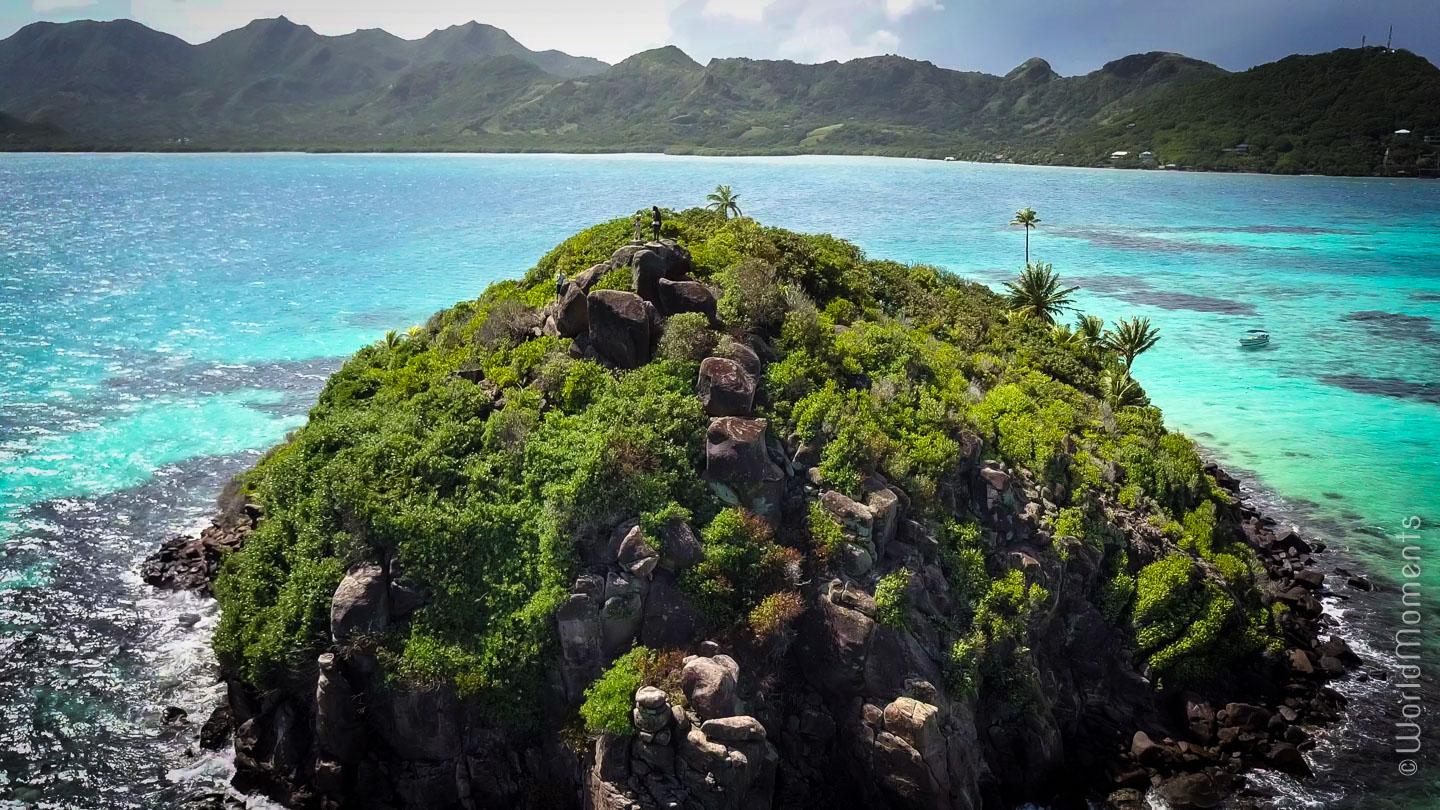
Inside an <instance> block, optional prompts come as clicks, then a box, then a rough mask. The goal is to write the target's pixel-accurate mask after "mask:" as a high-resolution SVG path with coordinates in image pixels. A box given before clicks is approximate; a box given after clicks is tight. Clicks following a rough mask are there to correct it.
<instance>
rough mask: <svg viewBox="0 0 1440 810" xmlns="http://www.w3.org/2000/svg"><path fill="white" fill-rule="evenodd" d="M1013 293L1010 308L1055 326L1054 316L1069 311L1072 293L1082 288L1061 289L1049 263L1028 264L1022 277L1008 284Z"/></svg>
mask: <svg viewBox="0 0 1440 810" xmlns="http://www.w3.org/2000/svg"><path fill="white" fill-rule="evenodd" d="M1005 289H1007V290H1009V291H1010V308H1011V309H1012V310H1014V311H1015V312H1016V313H1017V314H1019V315H1022V316H1028V317H1032V318H1035V319H1037V320H1039V321H1040V322H1041V323H1047V324H1054V323H1055V316H1056V315H1059V314H1060V313H1061V312H1063V311H1064V310H1066V309H1069V308H1070V293H1073V292H1075V291H1076V290H1078V289H1080V288H1079V287H1065V288H1062V287H1061V286H1060V276H1058V275H1056V273H1055V271H1054V270H1052V269H1051V267H1050V265H1048V264H1041V263H1040V262H1035V263H1034V264H1027V265H1025V269H1024V270H1022V271H1021V272H1020V277H1019V278H1017V279H1015V280H1014V281H1007V282H1005Z"/></svg>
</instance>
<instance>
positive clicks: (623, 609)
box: [600, 571, 646, 661]
mask: <svg viewBox="0 0 1440 810" xmlns="http://www.w3.org/2000/svg"><path fill="white" fill-rule="evenodd" d="M645 586H646V583H645V580H643V579H640V578H639V577H636V576H634V575H633V574H628V573H626V574H620V573H615V572H613V571H612V572H611V573H610V575H609V576H608V577H606V579H605V604H604V607H602V608H601V609H600V644H601V650H602V651H603V652H604V655H605V660H606V661H613V660H614V659H615V658H616V657H618V656H619V655H621V654H622V653H624V652H625V651H626V650H628V649H630V645H631V643H632V642H633V641H634V640H635V636H636V634H638V633H639V632H640V623H641V622H642V621H643V620H644V618H645V614H644V610H645V591H646V587H645Z"/></svg>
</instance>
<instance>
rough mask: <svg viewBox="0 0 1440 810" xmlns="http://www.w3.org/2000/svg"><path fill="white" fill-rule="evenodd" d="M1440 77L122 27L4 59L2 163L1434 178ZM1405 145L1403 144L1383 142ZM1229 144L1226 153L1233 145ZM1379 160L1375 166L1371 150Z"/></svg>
mask: <svg viewBox="0 0 1440 810" xmlns="http://www.w3.org/2000/svg"><path fill="white" fill-rule="evenodd" d="M1437 110H1440V69H1437V68H1436V67H1435V66H1434V65H1432V64H1430V63H1429V62H1428V61H1426V60H1424V59H1422V58H1420V57H1418V56H1415V55H1414V54H1411V53H1409V52H1406V51H1387V50H1386V49H1383V48H1369V49H1366V50H1364V51H1363V52H1362V51H1359V50H1338V51H1334V52H1331V53H1326V54H1319V55H1314V56H1291V57H1288V58H1286V59H1283V60H1281V61H1279V62H1275V63H1272V64H1268V65H1262V66H1260V67H1257V68H1254V69H1252V70H1248V71H1245V72H1243V73H1235V74H1231V73H1227V72H1226V71H1224V70H1222V69H1221V68H1218V67H1216V66H1215V65H1211V64H1208V63H1205V62H1201V61H1198V60H1195V59H1190V58H1188V57H1185V56H1181V55H1179V54H1173V53H1163V52H1152V53H1146V54H1135V55H1132V56H1126V57H1124V58H1122V59H1117V60H1115V61H1113V62H1110V63H1107V64H1106V65H1105V66H1104V67H1102V68H1100V69H1099V70H1096V71H1093V72H1091V73H1087V74H1085V75H1083V76H1068V77H1066V76H1060V75H1058V74H1057V73H1055V71H1054V70H1052V69H1051V67H1050V65H1049V64H1048V63H1046V62H1045V61H1044V60H1043V59H1038V58H1036V59H1030V60H1027V61H1026V62H1025V63H1024V64H1022V65H1020V66H1019V67H1017V68H1015V69H1014V70H1012V71H1010V72H1009V73H1007V74H1006V75H1005V76H992V75H989V74H985V73H974V72H962V71H955V70H948V69H945V68H941V67H938V66H936V65H934V64H931V63H929V62H921V61H916V60H913V59H906V58H903V57H899V56H876V57H867V58H862V59H854V60H851V61H849V62H844V63H840V62H826V63H824V64H799V63H795V62H790V61H770V60H754V59H743V58H736V59H716V60H713V61H711V62H710V63H709V64H706V65H701V64H699V63H698V62H696V61H695V60H693V59H691V58H690V57H689V56H687V55H686V54H685V53H684V52H682V51H681V50H679V49H678V48H675V47H673V46H671V47H666V48H660V49H656V50H652V51H646V52H644V53H640V54H636V55H635V56H632V57H630V58H628V59H626V60H624V61H622V62H620V63H619V64H617V65H614V66H613V67H611V66H607V65H605V64H604V63H602V62H599V61H597V60H594V59H586V58H580V57H572V56H568V55H566V54H562V53H559V52H556V51H544V52H535V51H530V50H528V49H526V48H525V47H524V46H522V45H521V44H520V43H518V42H516V41H515V40H514V39H513V38H511V37H510V36H509V35H508V34H506V33H505V32H504V31H501V30H500V29H498V28H493V27H490V26H485V25H480V24H478V23H469V24H466V25H463V26H452V27H450V28H446V29H444V30H440V31H435V32H433V33H431V34H430V35H428V36H426V37H424V38H422V39H419V40H403V39H400V38H398V37H395V36H392V35H390V34H387V33H385V32H384V31H380V30H373V29H372V30H365V31H357V32H355V33H353V34H348V35H345V36H340V37H326V36H321V35H319V34H316V33H315V32H314V31H312V30H311V29H309V28H307V27H305V26H301V25H296V24H294V23H292V22H290V21H289V20H286V19H285V18H283V17H281V18H278V19H273V20H256V21H255V22H253V23H251V24H249V25H247V26H245V27H244V28H241V29H237V30H235V31H231V32H228V33H226V34H223V35H221V36H219V37H217V38H216V39H214V40H212V41H210V42H206V43H204V44H201V45H189V44H187V43H185V42H183V41H182V40H179V39H177V38H175V37H172V36H169V35H167V34H162V33H159V32H156V31H152V30H150V29H148V28H145V27H144V26H142V25H140V24H138V23H134V22H130V21H123V20H122V21H117V22H110V23H96V22H77V23H68V24H64V25H56V24H51V23H37V24H35V25H31V26H27V27H26V28H24V29H22V30H20V31H19V32H17V33H16V34H15V35H13V36H11V37H10V38H8V39H5V40H3V41H0V112H4V113H7V114H9V115H10V116H12V117H14V118H16V119H19V120H21V121H24V122H27V123H30V124H36V125H43V126H48V127H50V128H51V129H50V130H48V133H49V134H45V132H46V131H44V130H34V132H38V133H40V134H39V135H37V136H34V137H31V138H28V139H26V140H20V139H18V138H10V139H7V140H5V141H3V142H0V148H12V149H31V148H41V147H44V148H66V149H78V150H85V149H98V150H113V149H196V150H205V149H209V150H252V149H296V150H312V151H325V150H339V151H375V150H392V151H401V150H419V151H426V150H455V151H533V152H539V151H553V152H599V151H649V152H672V153H700V154H801V153H826V154H875V155H892V156H906V157H926V158H941V157H949V156H954V157H958V158H961V159H966V160H984V161H992V160H998V161H1011V162H1020V163H1046V164H1068V165H1081V166H1094V165H1110V163H1111V161H1110V156H1111V154H1112V153H1114V152H1117V151H1122V152H1127V153H1129V157H1128V158H1127V160H1128V161H1129V162H1128V163H1126V162H1122V165H1126V166H1130V167H1137V166H1140V165H1142V164H1141V163H1140V162H1139V160H1138V157H1139V155H1140V154H1141V153H1143V152H1146V151H1149V152H1152V153H1153V154H1154V157H1155V159H1154V160H1153V161H1152V160H1148V159H1147V161H1146V162H1145V163H1144V164H1143V165H1146V166H1164V165H1166V164H1177V165H1178V166H1180V167H1184V168H1195V169H1219V170H1246V171H1275V172H1285V173H1297V172H1320V173H1326V174H1361V175H1370V174H1378V173H1399V174H1413V173H1416V172H1417V171H1418V170H1420V169H1422V168H1426V167H1433V166H1434V165H1435V157H1434V153H1433V150H1432V148H1431V147H1430V146H1428V145H1427V144H1426V143H1425V141H1424V137H1425V136H1426V135H1432V136H1433V135H1440V112H1437ZM1398 129H1408V130H1411V131H1412V134H1411V136H1410V137H1399V138H1397V137H1396V136H1395V131H1396V130H1398ZM1242 145H1243V146H1242ZM1387 149H1388V150H1389V151H1390V153H1391V154H1390V156H1389V158H1388V159H1387V157H1386V150H1387Z"/></svg>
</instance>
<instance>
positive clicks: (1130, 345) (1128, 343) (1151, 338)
mask: <svg viewBox="0 0 1440 810" xmlns="http://www.w3.org/2000/svg"><path fill="white" fill-rule="evenodd" d="M1159 342H1160V330H1159V329H1156V328H1154V327H1152V326H1151V325H1150V319H1149V318H1126V319H1125V320H1123V321H1119V322H1117V323H1116V324H1115V331H1114V332H1111V333H1110V334H1109V335H1108V336H1107V337H1106V340H1105V343H1106V345H1108V346H1109V347H1110V348H1111V349H1114V350H1115V351H1116V352H1117V353H1119V355H1120V356H1121V357H1123V358H1125V370H1126V371H1129V370H1130V366H1131V365H1133V364H1134V363H1135V358H1137V357H1139V356H1140V355H1142V354H1144V353H1145V352H1147V351H1149V350H1150V349H1151V348H1152V347H1154V345H1155V344H1156V343H1159Z"/></svg>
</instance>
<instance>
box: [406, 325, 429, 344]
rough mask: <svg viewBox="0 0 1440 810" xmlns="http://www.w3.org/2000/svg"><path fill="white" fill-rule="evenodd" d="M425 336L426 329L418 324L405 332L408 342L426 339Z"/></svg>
mask: <svg viewBox="0 0 1440 810" xmlns="http://www.w3.org/2000/svg"><path fill="white" fill-rule="evenodd" d="M424 336H425V327H423V326H421V325H420V324H418V323H417V324H415V325H414V326H412V327H410V328H409V329H406V330H405V339H406V340H417V339H419V338H422V337H424Z"/></svg>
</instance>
